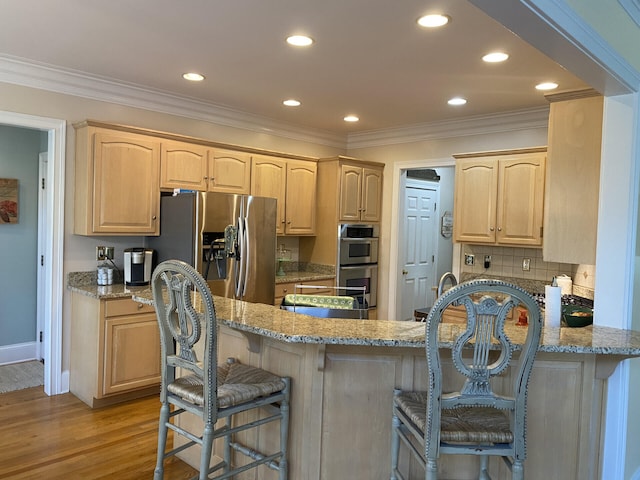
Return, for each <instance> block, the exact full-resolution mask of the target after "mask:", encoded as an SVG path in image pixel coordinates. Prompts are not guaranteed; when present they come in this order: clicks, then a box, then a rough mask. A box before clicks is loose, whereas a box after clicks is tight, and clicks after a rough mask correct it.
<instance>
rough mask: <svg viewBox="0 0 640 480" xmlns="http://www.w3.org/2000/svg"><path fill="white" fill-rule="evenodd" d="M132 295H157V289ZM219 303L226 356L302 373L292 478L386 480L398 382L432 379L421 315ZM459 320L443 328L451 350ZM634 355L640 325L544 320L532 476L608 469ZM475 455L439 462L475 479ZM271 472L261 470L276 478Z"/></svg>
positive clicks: (638, 350) (494, 466) (518, 338)
mask: <svg viewBox="0 0 640 480" xmlns="http://www.w3.org/2000/svg"><path fill="white" fill-rule="evenodd" d="M133 299H134V301H137V302H140V303H144V304H147V305H152V304H153V301H152V296H151V291H150V290H149V289H146V290H144V289H141V290H140V291H137V292H135V293H134V294H133ZM214 301H215V307H216V314H217V318H218V323H219V327H220V328H219V335H220V340H219V347H218V348H219V357H220V358H222V359H224V358H226V357H230V356H234V357H237V358H239V359H240V360H241V361H242V362H245V363H248V364H251V365H256V366H260V367H263V368H266V369H268V370H271V371H273V372H276V373H278V374H280V375H288V376H290V377H291V378H292V379H293V382H292V409H291V430H290V435H291V436H290V446H291V450H290V478H295V479H338V478H340V479H342V478H372V479H373V478H375V479H382V478H387V477H388V475H389V450H390V424H391V401H392V392H393V389H394V388H396V387H399V388H405V389H424V388H426V385H427V381H426V379H425V378H424V372H425V365H424V363H425V352H424V346H425V344H424V324H422V323H414V322H397V321H386V320H375V321H372V320H337V319H319V318H315V317H309V316H305V315H301V314H296V313H292V312H288V311H283V310H280V309H278V308H275V307H272V306H268V305H261V304H251V303H246V302H242V301H237V300H231V299H226V298H221V297H214ZM459 328H461V327H460V326H459V325H454V324H451V325H449V324H447V325H444V328H443V330H442V334H441V339H440V342H441V346H442V348H443V349H447V348H448V347H450V346H451V339H452V337H453V335H454V334H455V333H456V332H457V331H458V329H459ZM509 335H510V336H511V338H512V340H513V341H514V342H515V343H516V344H521V343H522V340H523V336H524V335H523V331H522V330H521V329H520V328H519V327H517V326H515V325H512V326H511V327H510V328H509ZM636 356H640V332H635V331H627V330H618V329H611V328H605V327H598V326H590V327H585V328H577V329H570V328H555V329H554V328H545V329H544V331H543V336H542V340H541V345H540V348H539V354H538V356H537V357H536V362H535V365H534V371H533V375H532V379H531V385H530V394H529V408H528V410H529V414H528V442H527V444H528V446H529V448H528V457H527V461H526V466H525V468H526V471H527V478H528V479H547V478H563V479H565V478H566V479H578V478H579V479H581V480H582V479H594V480H595V479H597V478H600V473H599V469H600V465H601V458H600V451H601V440H602V434H603V424H602V418H603V417H602V413H603V411H602V409H603V399H604V393H605V388H606V379H607V378H608V376H609V375H611V373H612V372H613V370H614V369H615V366H616V365H617V363H618V362H620V361H622V360H624V359H625V358H630V357H636ZM446 368H447V369H448V372H449V375H448V376H447V377H446V378H447V379H448V380H445V385H444V388H445V389H447V388H450V387H452V386H453V385H456V383H455V381H456V380H455V377H456V373H455V369H454V368H453V366H452V365H451V364H450V363H449V364H448V365H446ZM452 379H454V382H452V381H451V380H452ZM509 380H510V376H509V374H508V373H507V374H506V375H505V376H504V381H505V382H508V381H509ZM260 441H261V442H268V441H269V439H268V438H266V437H261V438H260ZM195 458H196V457H191V456H189V455H187V456H186V457H185V460H187V461H189V462H190V463H193V462H194V461H195ZM476 461H477V459H475V458H470V459H467V458H463V459H462V460H459V459H456V461H455V463H453V462H448V461H447V459H446V457H445V459H444V461H443V462H442V466H443V467H442V468H443V469H444V470H443V471H446V476H447V477H448V478H451V477H455V478H472V477H471V474H470V472H474V471H475V462H476ZM403 463H405V464H406V463H407V462H406V461H404V462H403ZM411 469H412V470H411V474H410V475H408V478H414V477H415V478H419V476H420V475H419V474H418V473H417V472H418V468H417V466H416V465H413V466H412V467H411ZM505 469H506V467H505V466H504V465H503V464H502V462H498V461H496V460H492V463H491V464H490V472H491V474H492V475H495V476H494V478H506V477H505V475H506V472H505ZM273 473H274V472H262V473H261V474H262V475H263V477H261V478H264V479H271V478H276V477H275V476H272V474H273ZM251 478H253V477H251Z"/></svg>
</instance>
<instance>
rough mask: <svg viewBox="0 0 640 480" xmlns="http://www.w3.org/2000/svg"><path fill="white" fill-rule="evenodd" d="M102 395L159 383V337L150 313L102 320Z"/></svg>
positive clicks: (153, 316)
mask: <svg viewBox="0 0 640 480" xmlns="http://www.w3.org/2000/svg"><path fill="white" fill-rule="evenodd" d="M104 353H105V359H104V377H103V378H104V385H103V393H104V394H105V395H108V394H111V393H121V392H126V391H129V390H135V389H136V388H141V387H148V386H151V385H156V384H159V383H160V333H159V330H158V322H157V320H156V316H155V314H153V313H144V314H139V315H125V316H120V317H110V318H107V319H106V320H105V348H104Z"/></svg>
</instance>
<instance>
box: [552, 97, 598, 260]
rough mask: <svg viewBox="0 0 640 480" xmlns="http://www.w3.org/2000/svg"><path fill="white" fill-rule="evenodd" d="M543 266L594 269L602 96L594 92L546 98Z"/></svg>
mask: <svg viewBox="0 0 640 480" xmlns="http://www.w3.org/2000/svg"><path fill="white" fill-rule="evenodd" d="M547 99H548V100H549V101H550V102H551V106H550V112H549V133H548V135H549V145H548V148H549V158H548V160H547V173H546V194H545V215H544V232H545V239H544V246H543V249H542V256H543V259H544V261H545V262H559V263H572V264H587V265H595V263H596V235H597V231H598V229H597V226H598V199H599V189H600V151H601V147H602V114H603V105H604V99H603V97H602V96H601V95H600V94H598V93H597V92H595V91H594V90H583V91H578V92H568V93H563V94H556V95H548V96H547Z"/></svg>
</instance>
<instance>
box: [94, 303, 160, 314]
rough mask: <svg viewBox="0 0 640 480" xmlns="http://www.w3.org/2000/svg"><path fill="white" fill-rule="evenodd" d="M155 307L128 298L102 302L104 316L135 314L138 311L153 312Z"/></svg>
mask: <svg viewBox="0 0 640 480" xmlns="http://www.w3.org/2000/svg"><path fill="white" fill-rule="evenodd" d="M155 311H156V310H155V308H154V307H152V306H151V305H145V304H144V303H139V302H134V301H133V300H131V299H130V298H123V299H117V300H107V301H106V302H105V304H104V316H105V317H117V316H120V315H136V314H138V313H155Z"/></svg>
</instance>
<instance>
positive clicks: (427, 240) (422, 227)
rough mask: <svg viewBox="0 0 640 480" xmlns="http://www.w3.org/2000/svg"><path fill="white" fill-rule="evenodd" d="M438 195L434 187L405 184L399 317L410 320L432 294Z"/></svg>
mask: <svg viewBox="0 0 640 480" xmlns="http://www.w3.org/2000/svg"><path fill="white" fill-rule="evenodd" d="M437 196H438V190H437V187H431V186H429V187H425V188H416V187H412V186H407V187H406V188H405V198H404V235H402V236H401V238H402V242H403V248H402V252H403V255H404V259H403V261H402V262H401V264H402V286H401V289H400V299H399V300H400V305H401V308H400V315H401V316H400V318H399V319H400V320H413V312H414V310H415V309H416V308H423V307H427V306H431V305H432V304H433V301H434V298H435V293H434V292H433V290H432V287H433V286H435V285H436V278H435V275H436V268H435V260H436V257H435V256H436V251H437V250H436V235H437V226H438V225H437V219H438V215H437V212H436V199H437Z"/></svg>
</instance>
